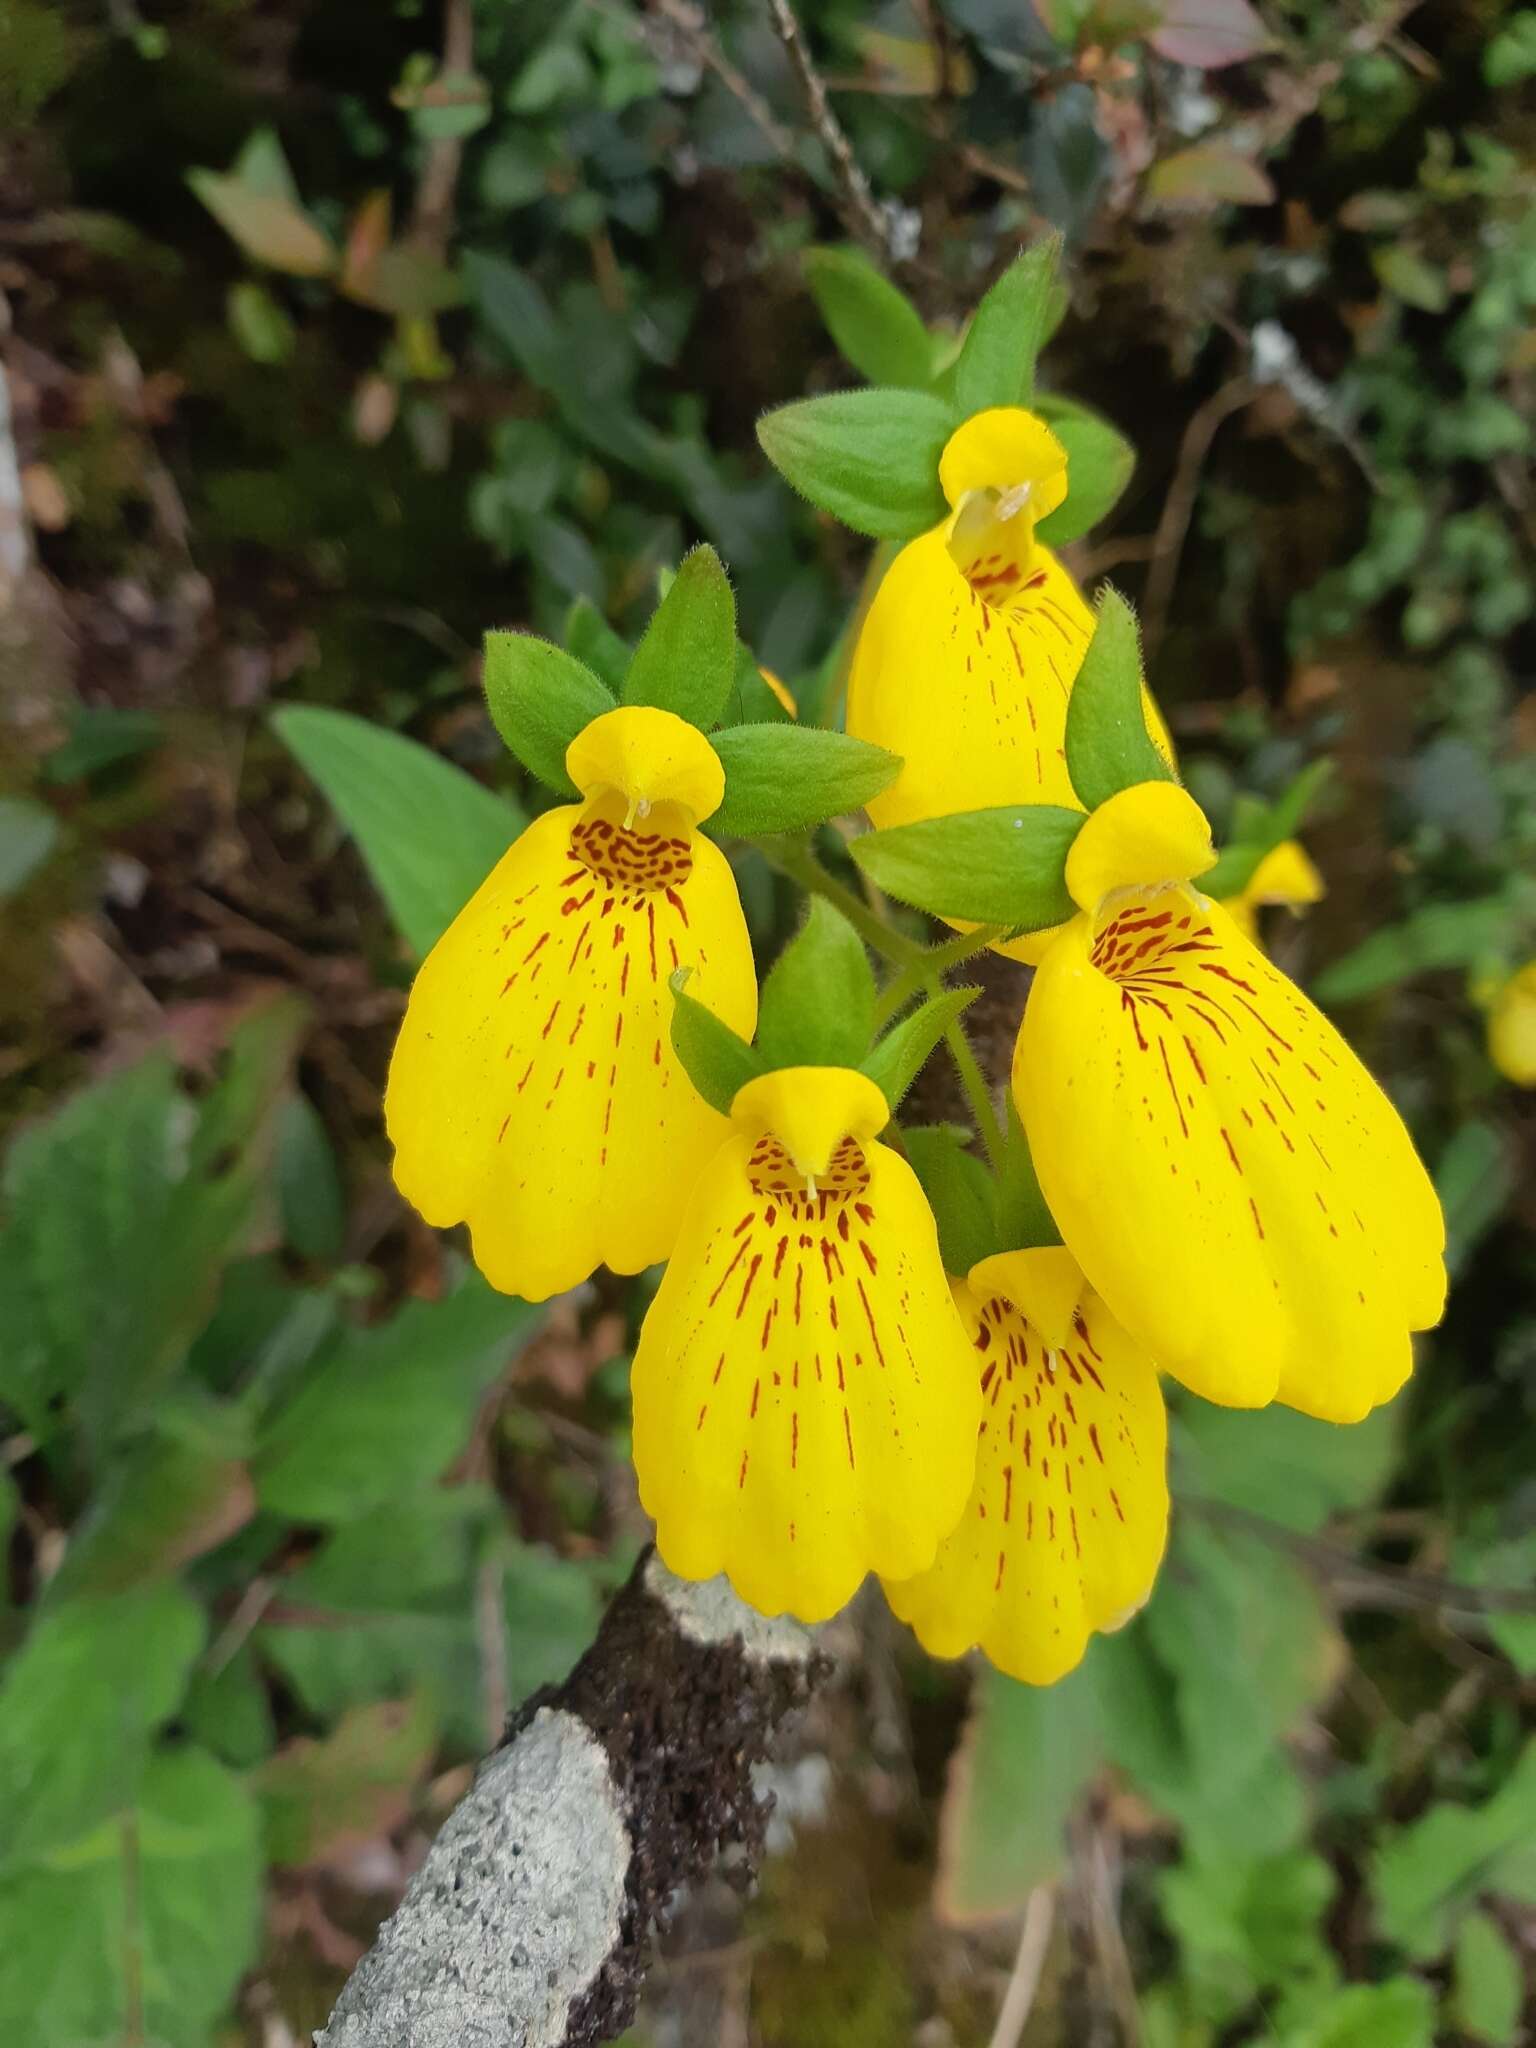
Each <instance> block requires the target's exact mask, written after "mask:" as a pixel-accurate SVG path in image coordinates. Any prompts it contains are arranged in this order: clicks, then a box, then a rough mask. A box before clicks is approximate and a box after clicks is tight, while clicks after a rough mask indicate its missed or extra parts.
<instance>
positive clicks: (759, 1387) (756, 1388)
mask: <svg viewBox="0 0 1536 2048" xmlns="http://www.w3.org/2000/svg"><path fill="white" fill-rule="evenodd" d="M762 1391H763V1383H762V1381H761V1380H754V1381H753V1382H752V1406H751V1407H750V1408H749V1409H748V1410H747V1420H748V1422H755V1421H756V1420H757V1397H758V1395H759V1394H760V1393H761V1392H762Z"/></svg>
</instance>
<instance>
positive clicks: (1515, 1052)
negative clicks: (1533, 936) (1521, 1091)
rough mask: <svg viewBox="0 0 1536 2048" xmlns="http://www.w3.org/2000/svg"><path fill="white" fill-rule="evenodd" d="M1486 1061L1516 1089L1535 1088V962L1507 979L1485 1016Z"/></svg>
mask: <svg viewBox="0 0 1536 2048" xmlns="http://www.w3.org/2000/svg"><path fill="white" fill-rule="evenodd" d="M1488 1057H1489V1058H1490V1059H1491V1060H1492V1061H1493V1064H1494V1065H1495V1066H1496V1067H1497V1068H1498V1070H1499V1072H1500V1073H1501V1074H1502V1075H1503V1076H1504V1078H1505V1080H1506V1081H1513V1082H1514V1084H1515V1086H1516V1087H1517V1088H1536V960H1533V961H1531V962H1530V964H1529V965H1528V966H1526V967H1522V968H1521V969H1520V972H1519V973H1518V974H1514V975H1511V976H1510V978H1509V980H1508V981H1506V982H1505V983H1504V985H1503V987H1502V988H1500V989H1499V990H1498V992H1497V993H1496V994H1495V996H1494V998H1493V1004H1492V1007H1491V1008H1490V1010H1489V1012H1488Z"/></svg>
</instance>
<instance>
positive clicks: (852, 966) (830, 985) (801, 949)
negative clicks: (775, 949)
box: [757, 896, 875, 1067]
mask: <svg viewBox="0 0 1536 2048" xmlns="http://www.w3.org/2000/svg"><path fill="white" fill-rule="evenodd" d="M874 1028H875V977H874V974H873V973H872V972H871V970H870V965H869V955H868V953H867V952H866V951H865V949H864V941H863V940H862V939H861V938H860V937H859V935H858V933H857V932H856V931H855V930H854V928H853V926H852V925H851V924H850V923H849V922H848V920H847V918H845V917H844V916H843V915H842V913H841V912H840V911H837V910H834V909H833V908H832V905H831V904H830V903H828V902H827V901H826V900H825V898H824V897H820V896H813V897H812V898H811V901H810V907H809V909H808V910H807V912H806V919H805V923H804V924H803V925H802V926H801V927H800V929H799V931H798V932H796V934H795V936H794V937H793V938H792V939H791V940H790V942H789V944H788V945H787V946H786V947H785V948H784V950H783V952H782V953H781V954H780V955H779V957H778V959H777V960H776V961H775V962H774V963H773V971H772V972H771V973H770V974H769V976H768V979H767V980H766V981H765V982H764V984H763V995H762V1003H761V1005H760V1007H759V1011H758V1019H757V1050H758V1052H759V1053H760V1054H761V1055H762V1057H763V1059H764V1060H765V1061H766V1062H767V1063H768V1065H769V1066H772V1067H856V1066H857V1065H858V1064H859V1061H860V1060H861V1059H863V1057H864V1055H865V1054H866V1053H867V1052H868V1051H869V1044H870V1039H871V1038H872V1037H873V1035H874Z"/></svg>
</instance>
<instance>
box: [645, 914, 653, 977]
mask: <svg viewBox="0 0 1536 2048" xmlns="http://www.w3.org/2000/svg"><path fill="white" fill-rule="evenodd" d="M645 916H646V923H647V925H648V926H649V928H650V938H651V979H652V981H654V980H655V979H656V906H655V904H654V903H647V904H646V906H645Z"/></svg>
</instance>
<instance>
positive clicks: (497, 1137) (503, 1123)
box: [496, 1109, 512, 1145]
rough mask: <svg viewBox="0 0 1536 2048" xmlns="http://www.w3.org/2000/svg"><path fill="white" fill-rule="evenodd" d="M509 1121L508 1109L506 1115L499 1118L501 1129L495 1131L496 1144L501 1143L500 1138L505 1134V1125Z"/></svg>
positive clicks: (510, 1117) (510, 1113) (510, 1116)
mask: <svg viewBox="0 0 1536 2048" xmlns="http://www.w3.org/2000/svg"><path fill="white" fill-rule="evenodd" d="M511 1121H512V1112H511V1110H510V1109H509V1110H508V1111H507V1113H506V1115H505V1116H504V1117H503V1118H502V1120H501V1129H500V1130H499V1131H498V1132H497V1133H496V1142H497V1144H498V1145H499V1144H500V1143H501V1141H502V1139H503V1138H504V1137H505V1136H506V1135H507V1125H508V1124H509V1123H511Z"/></svg>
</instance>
